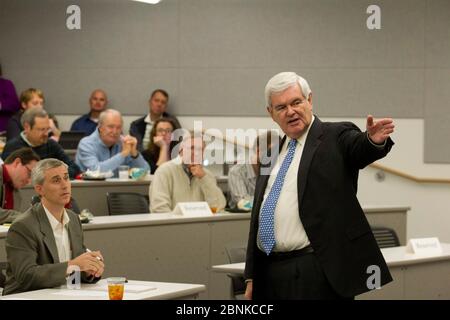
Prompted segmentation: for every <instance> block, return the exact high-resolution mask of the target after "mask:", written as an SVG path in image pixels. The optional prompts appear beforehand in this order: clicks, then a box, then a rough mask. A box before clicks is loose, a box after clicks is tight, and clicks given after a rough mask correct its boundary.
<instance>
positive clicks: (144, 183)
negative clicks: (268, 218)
mask: <svg viewBox="0 0 450 320" xmlns="http://www.w3.org/2000/svg"><path fill="white" fill-rule="evenodd" d="M152 179H153V176H149V177H148V178H147V179H145V180H139V181H136V180H132V179H128V180H121V179H116V178H113V179H107V180H104V181H92V180H90V181H83V180H73V181H72V197H73V198H74V199H75V200H76V201H77V203H78V206H79V207H80V209H81V210H82V209H85V208H88V209H89V210H90V211H91V212H92V213H93V214H94V215H95V216H104V215H108V205H107V202H106V193H107V192H136V193H140V194H144V195H148V190H149V187H150V183H151V181H152ZM217 183H218V185H219V187H220V188H221V189H222V190H224V191H226V190H228V177H225V176H220V177H217ZM20 194H21V197H22V207H21V208H20V210H22V211H25V210H26V209H28V208H29V206H30V200H31V197H32V196H33V195H34V194H35V192H34V189H33V188H32V187H31V186H26V187H25V188H23V189H22V190H20Z"/></svg>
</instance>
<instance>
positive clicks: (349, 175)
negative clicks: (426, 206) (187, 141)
mask: <svg viewBox="0 0 450 320" xmlns="http://www.w3.org/2000/svg"><path fill="white" fill-rule="evenodd" d="M285 140H286V138H284V139H283V141H282V144H283V143H284V141H285ZM393 144H394V143H393V142H392V140H391V139H388V141H387V142H386V145H385V147H384V148H382V149H380V148H377V147H375V146H374V145H372V144H371V143H370V142H369V140H368V138H367V135H366V133H362V132H361V131H360V130H359V128H358V127H356V126H355V125H354V124H352V123H350V122H340V123H330V122H321V121H320V120H319V118H318V117H316V118H315V121H314V122H313V123H312V127H311V129H310V131H309V134H308V137H307V140H306V143H305V147H304V150H303V154H302V157H301V160H300V165H299V170H298V174H297V193H298V204H299V217H300V219H301V222H302V224H303V226H304V228H305V231H306V234H307V235H308V238H309V240H310V242H311V246H312V247H313V249H314V251H315V254H316V256H317V259H318V260H319V262H320V264H321V266H322V269H323V271H324V273H325V275H326V277H327V279H328V281H329V282H330V284H331V286H332V287H333V289H334V290H335V291H336V292H337V293H338V294H340V295H341V296H343V297H352V296H356V295H358V294H361V293H363V292H366V291H368V290H369V289H368V288H367V284H366V283H367V279H368V278H369V276H370V275H372V274H368V273H367V267H369V266H371V265H376V266H378V267H380V270H381V285H384V284H386V283H388V282H390V281H392V278H391V275H390V273H389V270H388V267H387V265H386V262H385V261H384V258H383V255H382V254H381V251H380V249H379V248H378V245H377V242H376V240H375V238H374V236H373V234H372V232H371V228H370V226H369V223H368V222H367V219H366V217H365V215H364V212H363V210H362V208H361V206H360V204H359V202H358V199H357V198H356V191H357V187H358V172H359V169H362V168H364V167H365V166H367V165H368V164H370V163H372V162H374V161H375V160H378V159H380V158H383V157H384V156H385V155H386V154H387V153H388V152H389V151H390V149H391V147H392V145H393ZM268 178H269V175H261V176H259V177H258V180H257V182H256V190H255V200H254V203H253V211H252V218H251V224H250V234H249V241H248V247H247V262H246V269H245V277H246V278H247V279H254V281H255V285H256V281H257V279H258V259H260V258H261V257H263V254H265V253H263V252H261V251H260V250H259V249H258V247H257V244H256V239H257V232H258V219H259V212H260V208H261V204H262V201H263V197H264V191H265V189H266V186H267V181H268Z"/></svg>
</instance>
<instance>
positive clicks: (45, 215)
mask: <svg viewBox="0 0 450 320" xmlns="http://www.w3.org/2000/svg"><path fill="white" fill-rule="evenodd" d="M32 180H33V185H34V190H35V191H36V193H38V194H39V195H40V196H41V202H40V203H38V204H35V205H34V206H33V207H31V208H30V209H29V210H28V211H27V212H25V213H24V214H23V215H21V216H20V217H19V218H18V219H16V220H15V221H14V223H13V224H12V226H11V228H10V229H9V231H8V235H7V237H6V256H7V263H8V266H7V269H6V284H5V289H4V291H3V294H4V295H7V294H13V293H19V292H24V291H31V290H39V289H44V288H52V287H57V286H61V285H63V284H66V282H67V280H66V279H67V277H68V276H69V275H70V274H71V273H72V271H75V272H77V271H78V272H81V275H80V276H81V281H82V282H96V281H98V280H99V279H100V277H101V275H102V274H103V270H104V264H103V257H102V255H101V253H100V252H99V251H95V252H91V251H90V250H87V249H86V247H85V246H84V240H83V230H82V228H81V223H80V220H79V218H78V216H77V215H76V214H75V213H73V212H72V211H70V210H66V209H65V208H64V206H65V205H66V204H67V203H68V202H69V201H70V197H71V185H70V180H69V173H68V170H67V165H66V164H65V163H64V162H62V161H60V160H57V159H52V158H50V159H45V160H42V161H40V162H38V164H37V165H36V167H35V168H34V169H33V172H32Z"/></svg>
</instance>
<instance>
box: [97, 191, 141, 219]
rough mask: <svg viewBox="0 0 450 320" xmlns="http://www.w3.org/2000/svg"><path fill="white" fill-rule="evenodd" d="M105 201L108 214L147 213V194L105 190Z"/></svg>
mask: <svg viewBox="0 0 450 320" xmlns="http://www.w3.org/2000/svg"><path fill="white" fill-rule="evenodd" d="M106 201H107V203H108V212H109V215H110V216H113V215H119V214H136V213H149V201H148V196H146V195H143V194H140V193H135V192H107V193H106Z"/></svg>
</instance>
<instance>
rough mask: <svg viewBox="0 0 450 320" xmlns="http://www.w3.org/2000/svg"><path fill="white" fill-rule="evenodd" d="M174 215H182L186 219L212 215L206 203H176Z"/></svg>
mask: <svg viewBox="0 0 450 320" xmlns="http://www.w3.org/2000/svg"><path fill="white" fill-rule="evenodd" d="M173 213H174V214H177V215H182V216H186V217H193V216H212V215H213V213H212V211H211V208H210V207H209V205H208V202H206V201H202V202H178V203H177V205H176V207H175V209H174V210H173Z"/></svg>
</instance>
